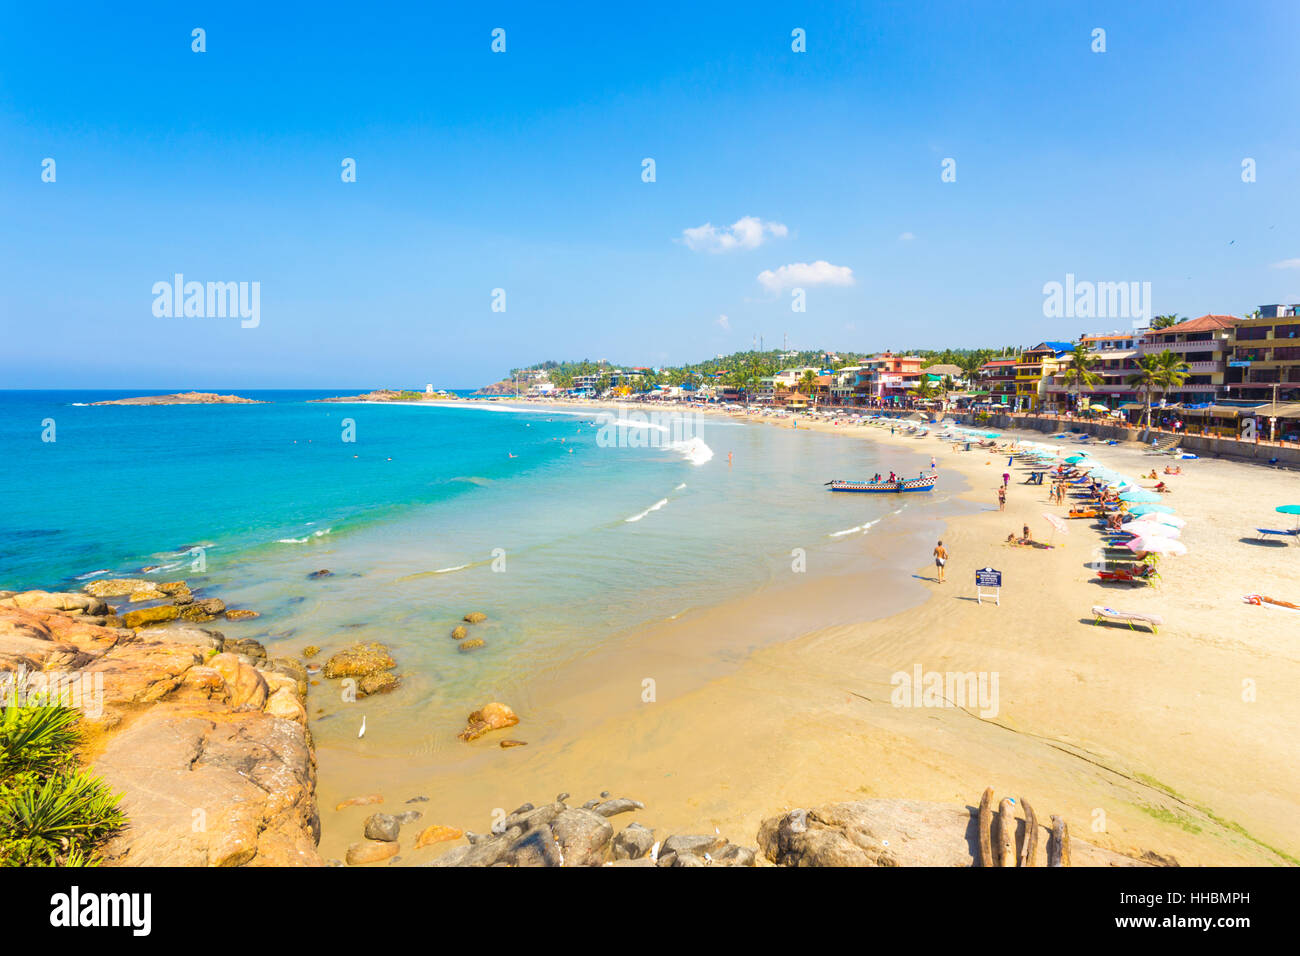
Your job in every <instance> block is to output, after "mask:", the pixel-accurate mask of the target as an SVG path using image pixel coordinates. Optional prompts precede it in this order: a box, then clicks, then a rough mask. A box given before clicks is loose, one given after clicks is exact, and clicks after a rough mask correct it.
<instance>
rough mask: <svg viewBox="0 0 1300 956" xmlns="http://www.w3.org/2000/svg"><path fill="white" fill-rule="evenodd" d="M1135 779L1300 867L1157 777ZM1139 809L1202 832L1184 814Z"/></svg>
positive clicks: (1283, 853) (1293, 860) (1153, 809)
mask: <svg viewBox="0 0 1300 956" xmlns="http://www.w3.org/2000/svg"><path fill="white" fill-rule="evenodd" d="M1134 779H1136V780H1138V781H1140V782H1142V783H1144V784H1146V785H1147V786H1148V787H1151V788H1152V789H1154V790H1159V791H1160V792H1161V793H1163V794H1166V795H1168V796H1170V797H1172V798H1173V799H1175V800H1177V801H1178V802H1179V803H1183V804H1186V805H1187V806H1189V807H1191V808H1192V809H1194V810H1196V811H1197V812H1198V813H1203V814H1204V815H1205V816H1206V818H1207V819H1209V820H1210V821H1211V822H1212V823H1214V824H1216V825H1218V826H1220V827H1222V828H1223V829H1225V830H1228V831H1229V832H1231V833H1235V834H1236V835H1237V836H1239V837H1243V838H1245V839H1247V840H1249V841H1250V842H1251V843H1253V844H1255V845H1256V846H1259V847H1262V848H1263V849H1265V850H1268V851H1269V852H1270V853H1274V854H1276V855H1277V856H1279V857H1280V858H1282V859H1283V860H1285V861H1286V862H1287V863H1289V864H1291V865H1292V866H1300V860H1297V859H1296V858H1295V857H1293V856H1292V855H1291V854H1289V853H1287V852H1286V851H1285V850H1279V849H1278V848H1277V847H1275V846H1270V845H1269V844H1267V843H1265V842H1264V841H1263V840H1260V839H1258V838H1257V837H1255V836H1252V835H1251V834H1250V832H1249V831H1247V830H1246V828H1245V827H1243V826H1242V825H1241V824H1239V823H1234V822H1233V821H1231V820H1225V819H1223V817H1221V816H1219V815H1218V814H1217V813H1215V812H1214V811H1213V810H1211V809H1209V808H1208V807H1202V806H1198V805H1197V804H1196V803H1194V802H1193V801H1191V800H1188V799H1187V798H1186V797H1184V796H1183V795H1182V794H1181V793H1179V792H1178V791H1177V790H1175V789H1174V788H1173V787H1171V786H1169V785H1167V784H1164V783H1161V782H1160V781H1159V780H1157V779H1156V778H1155V777H1152V776H1150V775H1149V774H1145V773H1137V774H1134ZM1139 809H1140V810H1142V811H1143V812H1144V813H1147V814H1150V815H1151V816H1153V817H1155V818H1156V819H1157V820H1162V821H1164V822H1166V823H1174V824H1176V825H1178V826H1180V827H1182V828H1183V829H1184V830H1187V831H1189V832H1191V833H1199V832H1201V828H1200V827H1199V826H1197V825H1196V824H1195V823H1192V822H1191V821H1190V819H1189V818H1188V817H1186V816H1185V815H1183V814H1175V813H1173V812H1171V811H1169V810H1160V809H1157V808H1155V807H1148V806H1139Z"/></svg>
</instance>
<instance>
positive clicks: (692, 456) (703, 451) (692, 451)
mask: <svg viewBox="0 0 1300 956" xmlns="http://www.w3.org/2000/svg"><path fill="white" fill-rule="evenodd" d="M668 447H669V448H671V449H672V450H673V451H675V452H677V453H679V454H680V455H681V456H682V457H683V458H685V459H686V460H687V461H689V462H690V463H691V464H692V465H702V464H704V463H705V462H706V461H709V460H710V459H711V458H713V449H712V448H710V447H709V446H708V445H707V444H705V441H704V439H703V438H700V437H699V436H698V435H697V436H696V437H694V438H691V439H688V440H687V441H675V442H673V443H672V444H671V445H669V446H668Z"/></svg>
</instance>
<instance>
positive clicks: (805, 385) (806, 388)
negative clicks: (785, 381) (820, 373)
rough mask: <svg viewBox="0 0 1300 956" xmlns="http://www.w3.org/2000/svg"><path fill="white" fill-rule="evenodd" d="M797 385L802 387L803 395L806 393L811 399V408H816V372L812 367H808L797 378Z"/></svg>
mask: <svg viewBox="0 0 1300 956" xmlns="http://www.w3.org/2000/svg"><path fill="white" fill-rule="evenodd" d="M799 387H800V388H802V389H803V393H804V394H805V395H807V396H808V397H809V398H811V399H812V403H813V408H816V407H817V373H816V372H814V371H813V370H812V369H809V370H808V371H806V372H804V373H803V377H802V378H800V379H799Z"/></svg>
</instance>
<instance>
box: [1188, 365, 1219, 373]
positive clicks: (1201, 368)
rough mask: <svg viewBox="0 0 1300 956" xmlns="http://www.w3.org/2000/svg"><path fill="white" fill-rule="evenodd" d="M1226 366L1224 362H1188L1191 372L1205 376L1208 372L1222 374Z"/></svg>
mask: <svg viewBox="0 0 1300 956" xmlns="http://www.w3.org/2000/svg"><path fill="white" fill-rule="evenodd" d="M1225 367H1226V366H1225V365H1224V363H1223V362H1188V363H1187V368H1188V370H1189V371H1191V372H1194V373H1197V374H1204V373H1206V372H1222V371H1223V370H1224V368H1225Z"/></svg>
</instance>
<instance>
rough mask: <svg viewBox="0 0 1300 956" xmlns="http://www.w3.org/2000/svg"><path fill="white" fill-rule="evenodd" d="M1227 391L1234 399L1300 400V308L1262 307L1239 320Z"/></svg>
mask: <svg viewBox="0 0 1300 956" xmlns="http://www.w3.org/2000/svg"><path fill="white" fill-rule="evenodd" d="M1227 350H1228V352H1229V353H1230V354H1229V355H1228V358H1227V363H1226V364H1227V368H1226V371H1225V374H1224V387H1225V391H1226V393H1227V396H1228V397H1229V398H1232V399H1238V398H1240V399H1246V400H1252V401H1267V402H1271V401H1274V400H1276V401H1279V402H1284V401H1297V400H1300V305H1262V306H1260V307H1259V311H1258V313H1257V317H1255V316H1252V317H1251V318H1248V319H1237V320H1236V324H1235V327H1234V329H1233V335H1232V338H1231V341H1230V342H1229V343H1228V346H1227Z"/></svg>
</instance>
